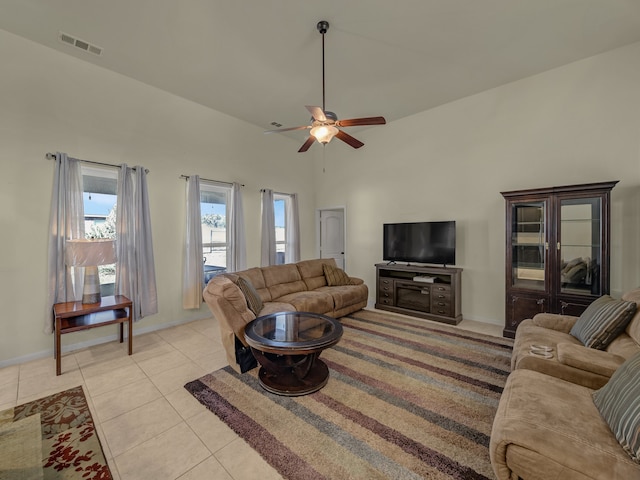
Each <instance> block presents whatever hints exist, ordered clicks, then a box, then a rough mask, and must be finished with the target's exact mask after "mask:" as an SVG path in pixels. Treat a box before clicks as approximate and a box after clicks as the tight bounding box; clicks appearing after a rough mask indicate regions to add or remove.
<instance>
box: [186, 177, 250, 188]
mask: <svg viewBox="0 0 640 480" xmlns="http://www.w3.org/2000/svg"><path fill="white" fill-rule="evenodd" d="M191 176H192V175H180V178H184V179H185V180H188V179H189V177H191ZM200 180H204V181H205V182H212V183H219V184H222V185H231V186H233V182H223V181H222V180H210V179H208V178H202V177H200ZM240 186H241V187H244V183H241V184H240Z"/></svg>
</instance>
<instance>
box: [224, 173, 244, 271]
mask: <svg viewBox="0 0 640 480" xmlns="http://www.w3.org/2000/svg"><path fill="white" fill-rule="evenodd" d="M241 188H242V187H241V186H240V184H239V183H237V182H234V183H233V185H232V186H231V204H230V208H229V224H228V225H227V228H228V229H229V235H228V237H229V245H228V252H229V253H228V255H227V270H228V271H229V272H239V271H240V270H245V269H246V268H247V245H246V241H245V233H244V211H243V209H242V191H241Z"/></svg>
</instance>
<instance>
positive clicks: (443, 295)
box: [431, 290, 451, 302]
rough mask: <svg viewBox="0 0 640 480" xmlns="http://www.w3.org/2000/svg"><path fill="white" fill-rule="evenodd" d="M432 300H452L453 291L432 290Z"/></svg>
mask: <svg viewBox="0 0 640 480" xmlns="http://www.w3.org/2000/svg"><path fill="white" fill-rule="evenodd" d="M431 301H432V302H437V301H442V302H450V301H451V292H436V291H434V290H431Z"/></svg>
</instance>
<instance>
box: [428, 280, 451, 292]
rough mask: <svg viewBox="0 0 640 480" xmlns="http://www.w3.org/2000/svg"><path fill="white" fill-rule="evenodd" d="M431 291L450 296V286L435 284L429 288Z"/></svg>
mask: <svg viewBox="0 0 640 480" xmlns="http://www.w3.org/2000/svg"><path fill="white" fill-rule="evenodd" d="M431 291H432V292H436V293H446V294H451V285H447V284H444V283H435V284H434V285H433V287H431Z"/></svg>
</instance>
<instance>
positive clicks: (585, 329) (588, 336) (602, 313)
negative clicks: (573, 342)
mask: <svg viewBox="0 0 640 480" xmlns="http://www.w3.org/2000/svg"><path fill="white" fill-rule="evenodd" d="M634 313H636V302H626V301H624V300H614V299H613V298H611V297H610V296H609V295H603V296H602V297H600V298H598V299H597V300H595V301H594V302H593V303H592V304H591V305H589V306H588V307H587V309H586V310H585V311H584V312H583V313H582V315H580V318H579V319H578V320H577V321H576V323H575V325H574V326H573V328H572V329H571V332H570V333H571V335H573V336H574V337H576V338H577V339H578V340H580V341H581V342H582V343H583V344H584V346H585V347H590V348H596V349H598V350H604V349H605V348H607V346H608V345H609V344H610V343H611V342H612V341H613V340H614V339H615V338H616V337H617V336H618V335H620V334H621V333H622V331H623V330H624V329H625V328H627V325H628V324H629V322H630V321H631V318H632V317H633V314H634Z"/></svg>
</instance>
